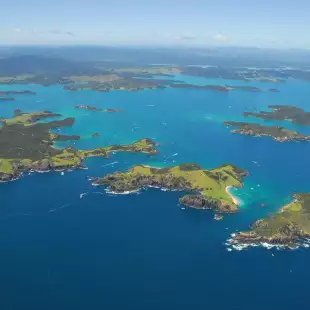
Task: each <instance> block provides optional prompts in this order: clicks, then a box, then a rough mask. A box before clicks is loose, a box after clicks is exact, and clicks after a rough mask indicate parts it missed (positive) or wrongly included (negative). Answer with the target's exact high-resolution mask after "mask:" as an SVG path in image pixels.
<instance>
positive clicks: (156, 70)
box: [113, 66, 182, 75]
mask: <svg viewBox="0 0 310 310" xmlns="http://www.w3.org/2000/svg"><path fill="white" fill-rule="evenodd" d="M113 72H116V73H124V72H125V73H132V74H152V75H167V74H180V73H181V72H182V70H181V69H180V68H177V67H160V66H155V67H145V68H119V69H114V70H113Z"/></svg>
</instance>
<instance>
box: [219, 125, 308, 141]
mask: <svg viewBox="0 0 310 310" xmlns="http://www.w3.org/2000/svg"><path fill="white" fill-rule="evenodd" d="M224 124H225V125H227V126H233V127H238V128H239V129H234V130H232V133H239V134H241V135H249V136H255V137H262V136H270V137H272V138H273V139H274V140H276V141H280V142H284V141H309V140H310V136H305V135H303V134H301V133H299V132H297V131H292V130H289V129H286V128H284V127H280V126H262V125H259V124H253V123H244V122H224Z"/></svg>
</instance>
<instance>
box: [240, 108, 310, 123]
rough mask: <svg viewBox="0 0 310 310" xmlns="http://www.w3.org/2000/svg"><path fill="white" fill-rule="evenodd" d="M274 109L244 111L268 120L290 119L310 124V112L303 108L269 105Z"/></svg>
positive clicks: (249, 114) (246, 114)
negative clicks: (256, 111) (255, 111)
mask: <svg viewBox="0 0 310 310" xmlns="http://www.w3.org/2000/svg"><path fill="white" fill-rule="evenodd" d="M268 108H269V109H271V110H272V111H271V112H269V111H260V112H259V113H253V112H244V113H243V115H244V116H254V117H258V118H261V119H264V120H267V121H270V120H271V121H280V120H281V121H283V120H289V121H292V122H293V123H295V124H300V125H308V126H310V112H306V111H304V110H303V109H301V108H298V107H294V106H288V105H269V106H268Z"/></svg>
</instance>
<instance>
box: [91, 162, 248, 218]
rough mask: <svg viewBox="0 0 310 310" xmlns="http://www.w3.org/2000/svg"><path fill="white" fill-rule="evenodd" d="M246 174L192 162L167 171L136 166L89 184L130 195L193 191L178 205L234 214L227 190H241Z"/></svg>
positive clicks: (232, 168) (225, 166) (238, 169)
mask: <svg viewBox="0 0 310 310" xmlns="http://www.w3.org/2000/svg"><path fill="white" fill-rule="evenodd" d="M247 175H248V173H247V171H245V170H243V169H241V168H238V167H236V166H233V165H229V164H227V165H223V166H220V167H218V168H215V169H212V170H205V169H203V168H202V167H200V166H199V165H197V164H195V163H188V164H182V165H179V166H175V167H169V168H153V167H149V166H143V165H138V166H134V167H133V168H131V169H129V170H128V171H127V172H116V173H112V174H108V175H107V176H105V177H103V178H98V179H95V181H94V183H93V184H94V185H105V186H108V190H109V191H111V192H113V193H127V192H132V191H137V190H139V189H141V188H143V187H160V188H164V189H167V190H180V191H185V192H193V194H191V195H185V196H183V197H182V198H180V203H182V204H183V205H186V206H188V207H192V208H197V209H212V210H214V211H215V212H217V213H234V212H237V211H238V210H239V207H238V205H237V204H236V203H235V202H236V201H235V200H234V199H233V198H232V196H231V194H230V193H229V187H231V186H233V187H242V185H243V184H242V182H241V180H242V178H243V177H245V176H247Z"/></svg>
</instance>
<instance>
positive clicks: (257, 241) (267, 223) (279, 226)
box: [229, 193, 310, 249]
mask: <svg viewBox="0 0 310 310" xmlns="http://www.w3.org/2000/svg"><path fill="white" fill-rule="evenodd" d="M309 215H310V193H303V194H296V195H294V201H293V202H292V203H290V204H288V205H286V206H285V207H283V208H282V209H281V210H280V212H279V213H277V214H273V215H270V216H269V218H267V219H261V220H258V221H256V222H255V223H254V224H253V225H252V227H251V228H252V229H251V230H250V231H248V232H238V233H236V234H233V235H232V239H230V240H229V243H230V244H231V245H232V246H233V247H234V248H237V249H240V248H246V247H249V246H266V247H272V246H274V247H284V248H290V249H294V248H296V247H298V246H308V243H309V239H310V217H309Z"/></svg>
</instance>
